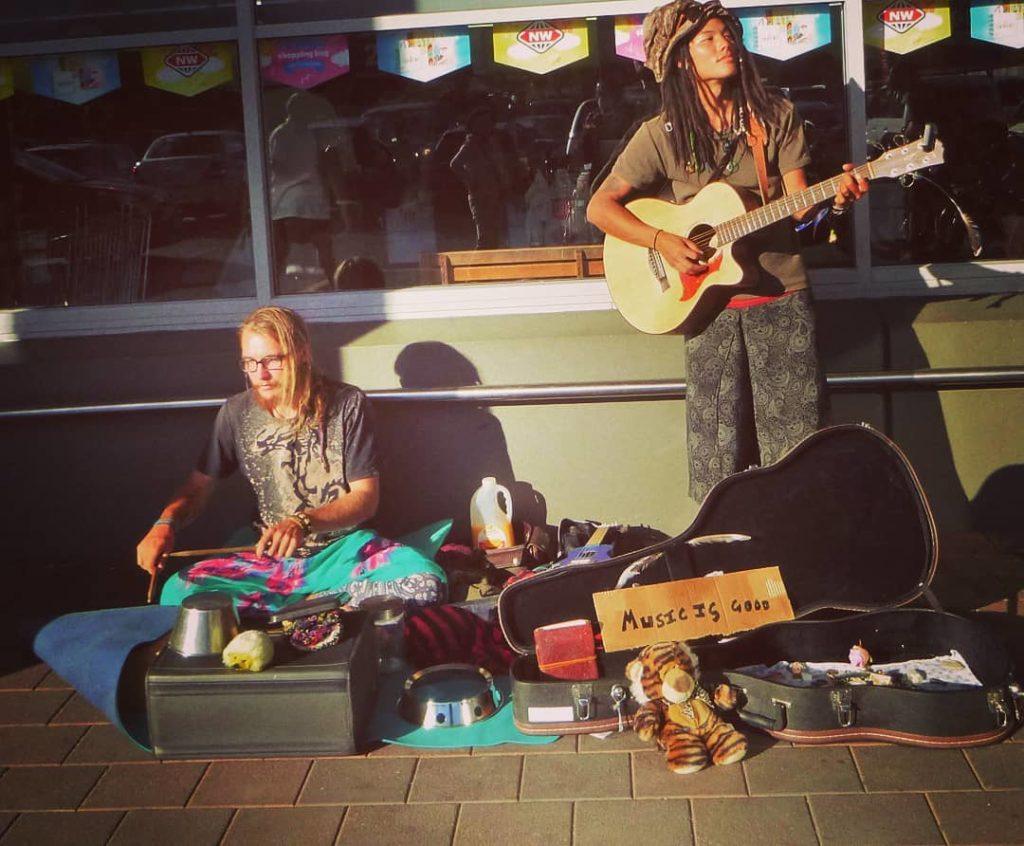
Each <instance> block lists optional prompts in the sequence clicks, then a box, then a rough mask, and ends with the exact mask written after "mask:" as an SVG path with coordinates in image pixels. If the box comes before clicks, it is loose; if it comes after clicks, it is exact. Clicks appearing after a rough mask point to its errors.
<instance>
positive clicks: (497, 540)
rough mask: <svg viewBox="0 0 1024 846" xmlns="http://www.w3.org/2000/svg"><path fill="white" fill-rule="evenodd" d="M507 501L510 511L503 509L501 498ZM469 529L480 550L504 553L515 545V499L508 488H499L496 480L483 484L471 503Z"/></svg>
mask: <svg viewBox="0 0 1024 846" xmlns="http://www.w3.org/2000/svg"><path fill="white" fill-rule="evenodd" d="M499 493H501V494H503V495H504V497H505V504H506V506H507V507H508V511H505V510H503V509H502V507H501V503H500V502H499V501H498V494H499ZM469 525H470V530H471V531H472V533H473V541H472V543H473V546H474V548H476V549H502V548H503V547H506V546H514V545H515V536H514V535H513V534H512V495H511V494H510V493H509V492H508V488H506V487H505V486H504V485H499V484H498V480H497V479H495V478H494V476H487V477H486V478H485V479H483V480H481V482H480V487H479V488H477V489H476V493H474V494H473V498H472V499H471V500H470V501H469Z"/></svg>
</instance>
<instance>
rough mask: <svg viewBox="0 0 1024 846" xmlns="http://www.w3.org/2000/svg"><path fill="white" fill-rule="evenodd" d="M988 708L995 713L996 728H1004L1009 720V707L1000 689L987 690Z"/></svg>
mask: <svg viewBox="0 0 1024 846" xmlns="http://www.w3.org/2000/svg"><path fill="white" fill-rule="evenodd" d="M988 709H989V710H990V711H991V712H992V713H993V714H995V715H996V728H1006V726H1007V725H1009V722H1010V709H1009V708H1007V707H1006V701H1005V700H1004V699H1003V692H1002V691H1001V690H990V691H989V692H988Z"/></svg>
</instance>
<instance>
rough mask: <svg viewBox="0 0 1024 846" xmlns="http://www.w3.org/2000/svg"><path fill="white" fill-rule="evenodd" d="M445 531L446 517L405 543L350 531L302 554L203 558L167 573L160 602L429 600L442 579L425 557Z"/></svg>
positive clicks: (273, 604) (280, 604)
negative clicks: (207, 597)
mask: <svg viewBox="0 0 1024 846" xmlns="http://www.w3.org/2000/svg"><path fill="white" fill-rule="evenodd" d="M450 529H451V521H450V520H444V521H442V522H440V523H435V524H433V525H431V526H428V527H426V528H425V529H423V530H421V531H419V532H417V533H415V535H412V536H410V537H408V538H404V539H403V540H404V541H405V542H404V543H403V542H396V541H391V540H388V539H386V538H382V537H381V536H380V535H378V534H377V533H376V532H374V531H371V530H370V529H357V530H355V531H353V532H350V533H349V534H347V535H345V536H344V537H342V538H339V539H338V540H336V541H335V542H334V543H332V544H331V545H330V546H327V547H325V548H324V549H322V550H321V551H320V552H318V553H316V554H315V555H312V556H310V557H309V558H269V557H263V558H257V557H256V555H255V553H252V552H244V553H238V554H233V555H229V556H227V557H225V558H210V559H207V560H205V561H200V562H198V563H197V564H194V565H192V566H191V567H189V568H188V569H186V570H183V571H181V572H180V573H176V574H175V575H174V576H172V577H171V578H170V579H168V580H167V583H166V584H165V585H164V589H163V592H162V593H161V595H160V604H161V605H178V604H180V603H181V600H182V599H184V598H185V597H186V596H188V595H189V594H192V593H198V592H200V591H207V590H219V591H224V592H226V593H230V594H231V595H232V596H234V597H235V598H236V605H237V607H238V609H239V610H243V609H254V610H264V611H278V610H280V609H282V608H286V607H287V606H289V605H293V604H295V603H296V602H301V601H302V600H304V599H306V598H308V597H309V596H311V595H313V594H319V595H332V596H333V595H342V594H344V595H346V599H347V601H348V602H349V603H351V604H352V605H358V604H359V603H360V602H361V601H362V600H363V599H365V598H366V597H368V596H379V595H381V594H387V595H390V596H398V597H401V598H402V599H404V600H406V602H408V603H410V604H413V605H433V604H436V603H438V602H441V601H443V600H444V598H445V585H446V582H447V580H446V578H445V574H444V570H442V569H441V568H440V567H439V566H438V565H437V564H435V563H434V562H433V561H432V560H431V559H432V557H433V556H434V555H435V554H436V552H437V549H438V547H439V546H440V544H441V542H442V541H443V540H444V538H445V537H446V536H447V534H448V532H449V530H450ZM414 544H415V545H414Z"/></svg>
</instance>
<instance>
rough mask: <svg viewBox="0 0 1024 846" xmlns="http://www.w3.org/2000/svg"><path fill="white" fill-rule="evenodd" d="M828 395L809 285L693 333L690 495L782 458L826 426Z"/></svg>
mask: <svg viewBox="0 0 1024 846" xmlns="http://www.w3.org/2000/svg"><path fill="white" fill-rule="evenodd" d="M824 395H825V392H824V378H823V376H822V372H821V367H820V364H819V362H818V351H817V346H816V337H815V329H814V312H813V308H812V305H811V298H810V294H809V292H807V291H799V292H797V293H795V294H790V295H788V296H784V297H780V298H779V299H777V300H773V301H772V302H769V303H765V304H762V305H756V306H749V307H747V308H738V309H725V310H724V311H723V312H722V313H721V314H719V315H718V317H716V318H715V319H714V321H712V323H711V324H710V325H709V326H708V328H707V329H705V330H704V331H703V332H701V333H700V334H699V335H696V336H694V337H692V338H687V340H686V431H687V441H686V442H687V452H688V456H689V467H690V496H691V497H693V499H695V500H696V501H697V502H700V501H702V500H703V499H704V497H705V496H706V495H707V493H708V491H709V490H710V489H711V487H712V486H713V485H714V484H715V483H716V482H719V481H721V480H722V479H724V478H725V477H726V476H728V475H730V474H732V473H736V472H738V471H740V470H744V469H746V468H747V467H750V466H751V465H754V464H761V465H767V464H772V463H773V462H775V461H778V460H779V458H781V457H782V456H783V455H784V454H785V453H786V451H787V450H789V449H790V448H792V447H793V446H795V445H796V444H797V443H798V442H799V441H800V440H802V439H803V438H805V437H806V436H807V435H809V434H810V433H811V432H813V431H815V430H816V429H818V428H819V427H820V426H821V421H822V415H823V410H824Z"/></svg>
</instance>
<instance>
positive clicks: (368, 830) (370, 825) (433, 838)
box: [338, 804, 518, 846]
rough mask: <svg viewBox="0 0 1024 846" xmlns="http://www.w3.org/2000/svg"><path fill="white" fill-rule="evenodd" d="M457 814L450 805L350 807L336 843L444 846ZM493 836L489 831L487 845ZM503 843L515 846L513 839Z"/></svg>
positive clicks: (375, 845)
mask: <svg viewBox="0 0 1024 846" xmlns="http://www.w3.org/2000/svg"><path fill="white" fill-rule="evenodd" d="M467 807H468V806H467ZM458 811H459V808H458V806H457V805H453V804H433V805H353V806H352V807H351V808H349V809H348V810H347V811H346V812H345V819H344V821H343V822H342V824H341V832H340V834H339V837H338V842H339V843H342V844H344V846H410V844H417V846H442V844H443V846H448V844H450V843H451V842H452V835H453V833H454V831H455V821H456V819H457V817H458ZM495 833H496V831H491V840H490V843H491V846H493V844H494V841H495V839H496V838H495ZM505 842H506V843H508V844H509V845H510V846H511V844H515V846H518V844H517V843H516V841H514V840H507V841H505Z"/></svg>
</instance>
